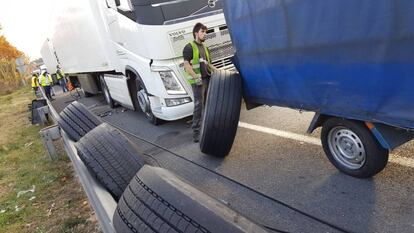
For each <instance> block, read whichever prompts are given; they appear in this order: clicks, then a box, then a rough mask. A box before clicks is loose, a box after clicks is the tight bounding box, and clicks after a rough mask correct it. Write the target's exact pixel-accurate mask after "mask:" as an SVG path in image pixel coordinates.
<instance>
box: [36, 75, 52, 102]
mask: <svg viewBox="0 0 414 233" xmlns="http://www.w3.org/2000/svg"><path fill="white" fill-rule="evenodd" d="M39 84H40V86H42V87H43V90H44V91H45V94H46V97H47V98H48V99H49V100H54V99H53V98H52V96H51V88H52V84H53V80H52V76H50V74H49V73H47V71H46V70H43V71H42V74H41V75H40V76H39Z"/></svg>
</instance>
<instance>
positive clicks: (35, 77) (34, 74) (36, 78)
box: [32, 73, 39, 95]
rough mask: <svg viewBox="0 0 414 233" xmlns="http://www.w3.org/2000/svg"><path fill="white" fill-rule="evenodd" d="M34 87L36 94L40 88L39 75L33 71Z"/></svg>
mask: <svg viewBox="0 0 414 233" xmlns="http://www.w3.org/2000/svg"><path fill="white" fill-rule="evenodd" d="M32 88H33V91H34V93H35V95H36V92H37V90H38V89H39V78H38V77H37V74H36V73H33V75H32Z"/></svg>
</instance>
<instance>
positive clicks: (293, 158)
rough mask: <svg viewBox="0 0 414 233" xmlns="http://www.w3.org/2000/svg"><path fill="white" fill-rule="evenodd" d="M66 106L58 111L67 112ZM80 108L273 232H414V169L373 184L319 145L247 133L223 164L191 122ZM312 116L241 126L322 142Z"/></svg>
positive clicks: (98, 104) (94, 102) (265, 110)
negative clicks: (197, 138)
mask: <svg viewBox="0 0 414 233" xmlns="http://www.w3.org/2000/svg"><path fill="white" fill-rule="evenodd" d="M69 99H70V98H69ZM59 101H60V102H59ZM67 101H69V100H67ZM64 102H65V101H63V100H56V101H55V103H54V105H55V106H56V108H57V109H58V110H59V109H61V108H62V106H63V105H64ZM80 102H82V103H84V104H85V105H86V106H88V107H89V108H90V109H91V110H92V111H93V112H95V113H96V114H98V115H101V116H102V119H103V120H104V121H107V122H108V123H110V124H112V125H114V126H117V127H119V128H122V129H124V130H126V131H128V132H130V133H132V134H134V135H136V136H131V135H129V138H130V139H131V140H132V141H133V142H134V143H136V145H137V147H138V148H139V150H140V153H141V154H142V155H143V156H144V158H145V160H146V161H147V162H148V163H150V164H153V165H156V166H161V167H164V168H167V169H169V170H171V171H173V172H175V173H176V174H178V175H179V176H181V177H182V178H184V179H186V180H187V181H189V182H190V183H192V184H193V185H194V186H196V187H197V188H198V189H200V190H202V191H204V192H206V193H208V194H209V195H211V196H213V197H215V198H216V199H218V200H220V201H222V202H223V203H225V204H227V205H228V206H230V207H231V208H233V209H234V210H236V211H238V212H239V213H241V214H243V215H245V216H247V217H249V218H250V219H252V220H254V221H255V222H257V223H259V224H261V225H263V226H266V227H267V228H268V229H269V231H271V232H272V230H271V229H274V230H279V231H287V232H341V231H344V232H414V195H413V191H414V185H413V184H414V166H410V165H406V164H404V163H394V162H393V163H389V164H388V165H387V167H386V169H385V170H384V171H383V172H381V173H380V174H378V175H376V176H375V177H373V178H372V179H356V178H353V177H349V176H347V175H344V174H342V173H340V172H339V171H338V170H336V169H335V168H334V167H333V165H331V164H330V163H329V161H328V159H327V158H326V156H325V155H324V153H323V151H322V148H321V147H320V146H318V145H315V144H312V143H307V142H304V141H301V140H298V139H288V138H285V137H280V136H275V135H272V134H268V133H263V132H258V131H255V130H251V129H246V128H241V127H239V129H238V131H237V136H236V139H235V142H234V145H233V148H232V151H231V153H230V154H229V155H228V156H227V157H226V158H223V159H221V158H215V157H211V156H208V155H204V154H202V153H201V152H200V151H199V148H198V144H196V143H193V142H192V140H191V139H192V136H191V133H192V132H191V128H190V125H189V123H188V121H189V120H190V119H191V118H187V119H183V120H179V121H175V122H165V123H163V124H161V125H159V126H154V125H151V124H150V123H149V122H147V120H146V119H145V117H144V115H143V114H142V113H140V112H133V111H131V110H125V109H124V108H123V107H118V108H115V109H110V108H109V107H108V106H107V105H105V104H104V103H103V100H102V97H93V98H82V99H80ZM312 116H313V114H312V113H302V114H301V113H299V112H298V111H295V110H291V109H286V108H278V107H271V108H270V107H260V108H257V109H254V110H251V111H246V110H244V109H243V110H242V112H241V117H240V121H241V122H245V123H248V124H252V125H257V126H263V127H267V128H272V129H277V130H281V131H284V132H291V133H295V134H300V135H305V136H311V137H314V138H318V137H319V133H320V131H319V130H317V131H315V132H314V134H312V135H306V129H307V127H308V125H309V122H310V121H311V119H312ZM154 144H155V145H158V146H154ZM413 152H414V143H408V144H406V145H404V146H402V147H401V148H400V149H397V150H395V151H393V152H392V154H393V156H398V157H400V158H402V159H403V160H404V158H411V159H412V158H413V157H414V153H413ZM275 232H276V231H275Z"/></svg>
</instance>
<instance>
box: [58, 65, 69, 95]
mask: <svg viewBox="0 0 414 233" xmlns="http://www.w3.org/2000/svg"><path fill="white" fill-rule="evenodd" d="M56 78H57V80H58V82H59V85H60V87H61V88H62V91H63V92H67V91H68V89H67V87H66V77H65V73H63V71H62V69H61V68H60V66H59V65H57V66H56Z"/></svg>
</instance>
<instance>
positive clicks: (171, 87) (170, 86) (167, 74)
mask: <svg viewBox="0 0 414 233" xmlns="http://www.w3.org/2000/svg"><path fill="white" fill-rule="evenodd" d="M159 74H160V77H161V80H162V83H163V84H164V87H165V90H167V93H168V94H170V95H186V94H187V92H186V91H185V90H184V88H183V85H181V83H180V81H179V80H178V78H177V76H176V75H175V73H174V71H172V70H169V71H159Z"/></svg>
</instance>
